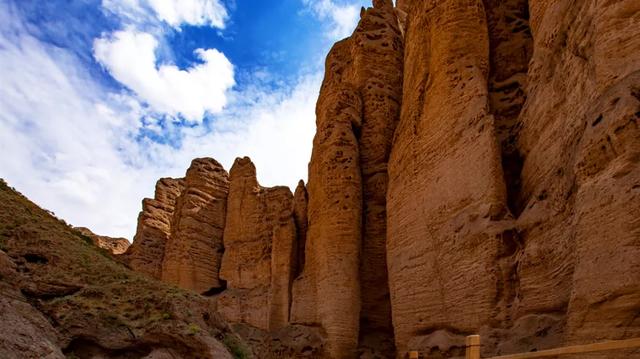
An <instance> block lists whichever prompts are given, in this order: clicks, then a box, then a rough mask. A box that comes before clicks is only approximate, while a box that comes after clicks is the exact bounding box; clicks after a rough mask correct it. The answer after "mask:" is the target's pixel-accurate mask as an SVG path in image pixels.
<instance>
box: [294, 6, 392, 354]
mask: <svg viewBox="0 0 640 359" xmlns="http://www.w3.org/2000/svg"><path fill="white" fill-rule="evenodd" d="M361 17H362V18H361V20H360V23H359V24H358V27H357V28H356V30H355V32H354V34H353V35H352V36H351V37H350V38H348V39H345V40H343V41H341V42H339V43H338V44H336V45H335V46H334V47H333V49H332V50H331V52H330V54H329V56H328V58H327V62H326V74H325V79H324V82H323V85H322V89H321V92H320V98H319V99H318V104H317V111H316V112H317V115H318V118H317V123H316V124H317V132H316V137H315V139H314V145H313V154H312V158H311V163H310V166H309V185H308V188H307V190H308V194H309V204H308V222H309V227H308V232H307V246H306V251H305V267H304V271H303V274H302V276H301V277H299V278H298V279H297V280H296V282H295V284H294V288H293V297H294V303H293V306H292V320H293V321H294V322H298V323H312V322H319V323H320V324H321V325H322V326H323V328H324V329H325V330H326V331H327V335H328V342H327V346H328V351H329V352H330V355H332V356H333V357H351V356H354V355H355V352H356V348H357V347H358V341H359V340H361V339H362V338H361V336H360V333H361V331H362V332H363V333H373V332H378V331H379V332H383V333H386V335H387V336H388V338H389V339H390V338H391V337H392V333H391V314H390V303H389V299H388V298H389V296H388V292H387V289H386V288H387V284H386V283H387V273H386V257H385V237H386V222H385V194H386V187H387V173H386V172H387V160H388V156H389V152H390V149H391V140H392V137H393V132H394V129H395V126H396V122H397V120H398V116H399V111H400V101H401V97H402V95H401V92H402V77H401V74H402V54H403V43H402V35H401V32H400V29H399V28H398V20H397V17H396V12H395V9H394V8H393V5H392V3H391V1H374V7H373V8H370V9H367V10H365V11H363V12H362V13H361ZM314 296H316V297H317V298H316V299H313V298H311V297H314ZM389 341H390V340H389ZM388 351H390V352H392V349H391V350H388ZM387 355H389V353H387Z"/></svg>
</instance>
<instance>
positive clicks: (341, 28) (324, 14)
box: [302, 0, 360, 40]
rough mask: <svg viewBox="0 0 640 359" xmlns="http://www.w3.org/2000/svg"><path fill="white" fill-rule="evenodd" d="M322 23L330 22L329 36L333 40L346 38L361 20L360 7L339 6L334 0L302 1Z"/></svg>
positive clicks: (353, 5)
mask: <svg viewBox="0 0 640 359" xmlns="http://www.w3.org/2000/svg"><path fill="white" fill-rule="evenodd" d="M302 1H303V3H304V4H305V5H306V6H308V7H309V8H310V9H311V10H313V12H314V13H315V14H316V16H317V17H318V18H319V19H320V20H322V21H329V22H330V23H329V24H328V28H329V29H331V30H330V31H329V32H328V34H327V36H329V37H330V38H331V39H332V40H337V39H341V38H345V37H347V36H349V35H351V33H352V32H353V30H354V29H355V27H356V25H357V24H358V20H359V19H360V6H358V5H357V4H339V3H336V2H334V1H332V0H302Z"/></svg>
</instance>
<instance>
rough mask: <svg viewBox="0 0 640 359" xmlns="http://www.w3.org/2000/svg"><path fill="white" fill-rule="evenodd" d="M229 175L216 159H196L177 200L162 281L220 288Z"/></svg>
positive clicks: (196, 288) (195, 287) (203, 289)
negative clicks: (219, 274) (219, 273)
mask: <svg viewBox="0 0 640 359" xmlns="http://www.w3.org/2000/svg"><path fill="white" fill-rule="evenodd" d="M228 193H229V179H228V174H227V172H226V171H225V170H224V168H223V167H222V165H220V164H219V163H218V162H217V161H216V160H214V159H212V158H199V159H195V160H193V162H192V163H191V167H189V169H188V170H187V175H186V177H185V180H184V190H183V192H182V194H181V195H180V196H179V197H178V199H177V201H176V207H175V211H174V215H173V220H172V223H171V236H170V238H169V240H168V242H167V245H166V249H165V255H164V261H163V266H162V280H163V281H165V282H168V283H172V284H175V285H177V286H179V287H181V288H185V289H190V290H193V291H196V292H199V293H205V292H207V291H210V290H212V289H214V290H215V289H216V288H220V287H221V286H222V283H221V282H220V280H219V278H218V272H219V268H220V262H221V259H222V252H223V244H222V234H223V230H224V223H225V216H226V212H227V195H228Z"/></svg>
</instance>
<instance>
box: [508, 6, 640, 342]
mask: <svg viewBox="0 0 640 359" xmlns="http://www.w3.org/2000/svg"><path fill="white" fill-rule="evenodd" d="M530 9H531V28H532V33H533V39H534V45H533V49H534V51H533V58H532V61H531V66H530V69H529V78H528V82H529V85H528V86H527V91H528V101H527V103H526V105H525V107H524V109H523V112H522V114H521V116H520V121H521V123H522V130H521V132H520V136H519V141H518V147H519V149H520V151H521V153H522V155H523V158H524V163H523V166H522V175H521V178H522V179H521V181H522V189H521V193H520V198H521V203H522V204H523V208H524V210H523V213H522V214H521V215H520V217H519V219H518V226H519V228H520V231H521V232H522V237H523V240H524V243H525V246H524V248H523V249H522V261H521V268H520V270H519V272H518V274H519V276H520V278H521V280H520V287H521V293H522V297H523V300H522V301H521V305H520V306H519V307H518V314H519V315H520V316H521V315H523V314H524V313H527V312H532V311H536V312H543V313H549V312H558V311H559V312H563V313H566V316H565V317H564V318H562V321H561V327H562V328H563V334H564V338H565V341H567V342H584V341H587V340H590V338H594V337H597V336H598V333H603V332H606V333H607V335H609V336H610V337H622V336H631V337H637V336H638V335H640V325H639V324H638V322H637V320H635V321H634V320H633V319H631V318H633V314H632V313H634V312H635V313H637V311H638V308H640V292H639V288H638V283H640V261H639V260H638V258H640V256H639V254H640V245H639V242H638V239H639V238H640V223H639V222H638V216H637V215H636V214H634V213H638V212H639V209H640V193H639V191H638V188H639V187H638V183H639V182H638V181H639V180H640V167H639V162H640V161H639V158H640V157H639V156H640V130H639V128H638V121H639V120H640V90H639V89H640V56H639V55H638V54H639V53H640V52H639V51H640V17H639V16H638V15H639V14H640V4H639V3H638V2H637V1H628V0H627V1H617V2H598V1H584V2H581V3H575V4H574V3H571V2H567V1H561V2H558V3H556V4H551V3H548V2H543V1H531V2H530ZM568 18H575V19H578V20H577V21H576V22H568V21H567V20H566V19H568ZM545 252H546V253H549V254H548V255H545V254H544V253H545ZM543 293H544V294H543ZM549 293H556V294H555V295H553V296H549ZM600 335H601V334H600Z"/></svg>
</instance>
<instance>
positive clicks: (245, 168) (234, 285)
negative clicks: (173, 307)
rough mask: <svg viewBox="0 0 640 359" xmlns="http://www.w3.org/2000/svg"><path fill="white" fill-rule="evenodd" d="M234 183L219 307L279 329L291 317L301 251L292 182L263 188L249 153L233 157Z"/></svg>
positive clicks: (240, 318) (235, 316) (239, 317)
mask: <svg viewBox="0 0 640 359" xmlns="http://www.w3.org/2000/svg"><path fill="white" fill-rule="evenodd" d="M230 183H231V184H230V191H229V205H228V209H227V221H226V225H225V229H224V247H225V252H224V256H223V260H222V268H221V270H220V278H221V279H222V280H225V281H226V283H227V290H226V291H224V292H223V293H222V295H221V296H220V298H219V303H220V309H221V312H222V313H223V315H224V316H225V318H228V320H230V321H232V322H243V323H247V324H251V325H253V326H254V327H257V328H260V329H264V330H276V329H280V328H282V327H284V326H286V325H287V324H288V322H289V307H290V305H291V281H292V280H293V275H294V271H295V261H294V258H295V256H296V251H297V244H296V243H297V237H296V225H295V222H294V217H293V194H292V193H291V190H290V189H289V188H288V187H275V188H264V187H261V186H260V185H259V184H258V180H257V177H256V168H255V166H254V165H253V163H252V162H251V160H250V159H249V158H247V157H245V158H239V159H237V160H236V161H235V163H234V165H233V167H232V168H231V172H230Z"/></svg>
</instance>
